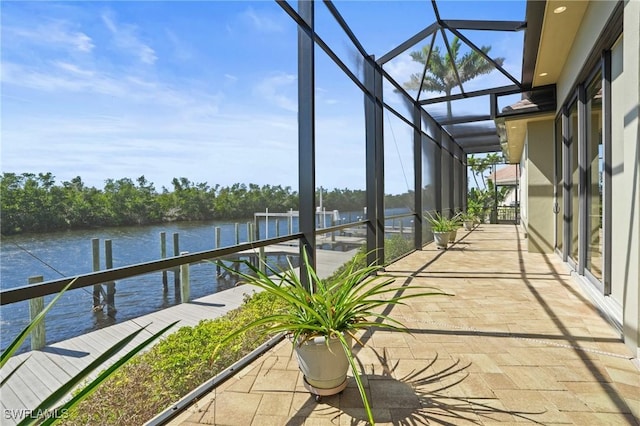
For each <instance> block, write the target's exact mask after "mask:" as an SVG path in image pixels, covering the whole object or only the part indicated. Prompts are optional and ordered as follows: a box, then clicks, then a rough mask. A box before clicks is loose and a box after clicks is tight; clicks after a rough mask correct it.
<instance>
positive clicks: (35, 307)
mask: <svg viewBox="0 0 640 426" xmlns="http://www.w3.org/2000/svg"><path fill="white" fill-rule="evenodd" d="M42 281H44V277H43V276H42V275H38V276H35V277H29V284H37V283H41V282H42ZM43 310H44V297H35V298H33V299H29V318H30V320H31V321H33V320H34V319H35V317H36V316H38V314H39V313H40V312H42V311H43ZM44 321H45V319H44V318H43V319H42V321H40V324H38V325H37V326H35V327H34V329H33V330H32V331H31V350H33V351H37V350H39V349H42V348H44V345H45V343H46V335H45V326H44Z"/></svg>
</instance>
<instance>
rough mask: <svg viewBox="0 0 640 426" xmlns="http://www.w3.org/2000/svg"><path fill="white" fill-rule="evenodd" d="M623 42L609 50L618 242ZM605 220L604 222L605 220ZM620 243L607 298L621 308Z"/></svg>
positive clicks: (621, 226) (621, 225)
mask: <svg viewBox="0 0 640 426" xmlns="http://www.w3.org/2000/svg"><path fill="white" fill-rule="evenodd" d="M623 43H624V40H623V39H621V40H620V41H618V43H617V44H616V45H615V46H614V48H613V49H612V52H611V53H612V54H611V71H612V72H611V74H612V79H611V98H612V102H611V117H612V120H611V170H612V176H611V199H612V202H613V206H612V218H611V219H612V221H611V239H612V241H614V242H620V241H624V240H626V239H627V227H628V224H627V223H625V222H626V221H625V220H624V219H623V217H621V216H623V215H622V209H623V206H622V205H621V203H622V202H623V201H624V198H625V197H626V193H627V191H626V189H625V183H624V180H625V179H624V161H625V159H624V121H623V117H624V109H625V106H624V96H625V91H626V88H625V87H624V81H623V77H622V57H623ZM605 220H606V219H605ZM620 248H621V246H620V244H615V243H614V244H613V252H614V253H615V254H616V256H611V298H612V299H613V300H614V301H615V302H616V303H617V304H618V305H619V306H621V307H622V304H623V302H624V269H625V256H620V253H619V250H620Z"/></svg>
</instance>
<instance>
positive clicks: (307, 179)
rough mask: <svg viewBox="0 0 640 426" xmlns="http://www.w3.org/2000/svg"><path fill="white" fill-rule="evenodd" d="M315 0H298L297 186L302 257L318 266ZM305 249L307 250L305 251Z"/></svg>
mask: <svg viewBox="0 0 640 426" xmlns="http://www.w3.org/2000/svg"><path fill="white" fill-rule="evenodd" d="M314 6H315V5H314V2H313V1H306V0H299V1H298V14H299V15H300V17H301V18H302V19H303V20H304V22H305V24H306V25H307V27H305V26H298V179H299V180H298V188H299V191H300V197H299V202H300V215H299V218H298V227H299V232H300V233H302V241H300V257H301V258H302V256H303V255H306V256H307V258H308V259H309V264H310V266H311V267H313V268H315V264H316V263H315V254H316V229H315V223H314V222H315V190H316V181H315V175H316V173H315V167H316V162H315V51H314V49H315V35H314V30H315V19H314ZM303 252H304V253H303ZM305 269H306V268H305V265H304V264H302V263H301V265H300V278H301V280H302V284H303V285H304V286H305V287H307V288H310V286H311V285H312V283H310V282H308V278H307V277H308V274H307V273H306V270H305Z"/></svg>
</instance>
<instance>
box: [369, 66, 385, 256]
mask: <svg viewBox="0 0 640 426" xmlns="http://www.w3.org/2000/svg"><path fill="white" fill-rule="evenodd" d="M364 81H365V86H366V88H367V93H365V99H364V104H365V139H366V142H365V145H366V149H365V151H366V152H365V164H366V187H367V200H366V202H367V206H366V209H367V213H366V216H367V219H366V220H367V225H366V226H367V264H369V265H371V264H376V265H382V264H383V263H384V233H385V232H384V231H385V225H384V144H383V134H382V132H383V126H382V117H383V115H382V113H383V110H382V74H381V72H380V69H379V67H378V65H377V64H376V61H375V57H373V56H369V57H368V58H366V59H365V75H364Z"/></svg>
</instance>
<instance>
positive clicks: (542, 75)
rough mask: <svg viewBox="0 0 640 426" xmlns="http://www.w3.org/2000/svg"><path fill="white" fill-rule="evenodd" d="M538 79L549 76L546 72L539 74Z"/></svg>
mask: <svg viewBox="0 0 640 426" xmlns="http://www.w3.org/2000/svg"><path fill="white" fill-rule="evenodd" d="M538 75H539V76H540V77H546V76H548V75H549V73H548V72H541V73H540V74H538Z"/></svg>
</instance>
